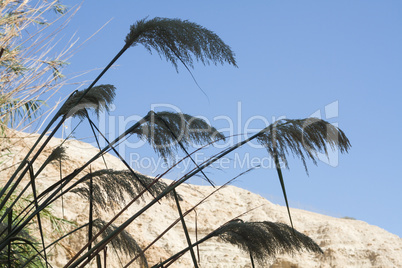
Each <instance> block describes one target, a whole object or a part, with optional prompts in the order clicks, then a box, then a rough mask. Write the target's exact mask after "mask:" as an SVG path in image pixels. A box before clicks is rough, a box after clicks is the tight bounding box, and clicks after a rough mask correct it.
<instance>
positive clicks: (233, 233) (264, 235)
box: [211, 220, 323, 263]
mask: <svg viewBox="0 0 402 268" xmlns="http://www.w3.org/2000/svg"><path fill="white" fill-rule="evenodd" d="M216 236H217V237H219V238H220V239H222V240H223V241H225V242H228V243H230V244H233V245H236V246H238V247H239V248H240V249H242V250H245V251H247V252H249V253H250V255H251V256H252V257H253V258H255V259H257V261H259V262H260V263H264V261H265V260H266V259H267V258H270V257H274V256H276V255H277V254H282V253H291V254H292V253H295V252H301V251H303V250H307V251H311V252H318V253H323V252H322V250H321V248H320V247H319V246H318V245H317V244H316V243H315V242H314V241H313V240H312V239H311V238H309V237H308V236H306V235H304V234H302V233H300V232H298V231H295V230H293V229H292V228H291V227H290V226H288V225H286V224H284V223H278V222H276V223H274V222H268V221H264V222H243V221H242V220H234V221H230V222H228V223H226V224H225V225H223V226H221V227H220V228H218V229H217V230H215V231H214V232H212V233H211V237H216Z"/></svg>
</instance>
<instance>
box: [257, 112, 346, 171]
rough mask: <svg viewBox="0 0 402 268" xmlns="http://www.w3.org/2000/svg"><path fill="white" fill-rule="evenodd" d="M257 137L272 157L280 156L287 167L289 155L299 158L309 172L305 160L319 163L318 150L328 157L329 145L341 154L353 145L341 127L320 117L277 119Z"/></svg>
mask: <svg viewBox="0 0 402 268" xmlns="http://www.w3.org/2000/svg"><path fill="white" fill-rule="evenodd" d="M257 140H258V141H259V143H261V144H262V145H263V146H264V147H265V148H266V149H267V151H268V152H269V154H270V155H271V156H272V157H274V156H275V155H277V156H278V157H279V159H281V160H282V162H283V163H284V164H285V165H286V167H288V165H287V163H288V162H287V158H286V155H287V154H289V153H292V154H293V155H294V156H297V157H299V158H300V159H301V160H302V162H303V165H304V167H305V169H306V172H308V170H307V165H306V159H310V160H312V161H313V163H314V164H317V160H318V153H323V154H325V155H326V156H328V145H329V146H330V148H331V149H333V150H334V149H339V151H340V152H341V153H344V152H347V151H348V150H349V148H350V146H351V145H350V142H349V140H348V138H347V137H346V135H345V134H344V133H343V131H342V130H340V129H339V128H338V127H336V126H334V125H331V124H330V123H328V122H326V121H324V120H321V119H318V118H306V119H297V120H291V119H283V120H278V121H276V122H275V123H273V124H272V125H270V126H269V127H267V128H266V132H265V133H263V134H262V135H260V136H259V137H258V138H257Z"/></svg>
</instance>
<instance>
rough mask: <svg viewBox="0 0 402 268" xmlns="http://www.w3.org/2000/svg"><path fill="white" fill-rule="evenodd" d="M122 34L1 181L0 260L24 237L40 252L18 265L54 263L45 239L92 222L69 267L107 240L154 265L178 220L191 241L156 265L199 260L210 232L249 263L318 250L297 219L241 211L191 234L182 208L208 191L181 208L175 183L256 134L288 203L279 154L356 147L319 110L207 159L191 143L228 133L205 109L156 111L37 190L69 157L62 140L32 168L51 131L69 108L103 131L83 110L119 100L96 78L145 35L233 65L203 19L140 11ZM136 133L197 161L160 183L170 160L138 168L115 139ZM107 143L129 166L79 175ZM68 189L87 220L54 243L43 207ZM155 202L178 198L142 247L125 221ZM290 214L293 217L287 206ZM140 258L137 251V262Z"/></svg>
mask: <svg viewBox="0 0 402 268" xmlns="http://www.w3.org/2000/svg"><path fill="white" fill-rule="evenodd" d="M125 40H126V42H125V45H124V46H123V48H122V49H121V51H119V52H118V53H117V54H116V56H115V57H114V58H113V59H112V60H111V62H110V63H109V64H108V65H107V66H106V67H105V69H104V70H103V71H102V72H101V73H100V74H99V76H98V77H97V78H96V79H94V81H93V82H92V83H91V84H90V85H89V86H88V87H87V88H86V89H85V90H82V91H76V92H74V93H73V94H71V96H70V97H69V98H68V99H67V100H66V102H65V103H64V105H62V106H61V108H60V109H59V111H58V112H57V113H55V115H54V117H53V118H52V119H51V120H50V123H49V124H48V125H47V126H46V127H45V128H44V130H43V132H42V134H41V135H40V136H39V138H38V140H37V141H36V142H35V144H34V145H33V146H32V148H30V151H29V152H28V154H27V155H26V156H25V158H24V159H23V161H22V162H21V164H20V165H19V166H18V167H17V168H16V170H15V172H14V173H13V175H12V176H11V177H10V178H9V179H8V181H7V182H6V184H5V185H4V186H3V188H2V189H1V191H0V197H1V199H0V201H1V202H0V208H1V212H2V215H1V218H0V221H1V224H2V225H1V229H0V232H1V234H0V239H1V240H0V257H1V259H0V260H1V261H2V262H3V263H4V265H8V266H9V267H15V265H14V260H15V254H17V253H16V252H15V251H14V250H13V245H15V244H16V243H18V244H24V245H25V246H28V247H31V248H32V249H34V252H35V254H32V255H31V256H29V257H28V258H25V259H24V263H22V264H21V265H20V263H19V264H18V265H19V266H20V267H25V266H28V267H30V266H34V265H33V263H34V261H36V264H37V262H38V259H39V260H40V263H41V265H43V266H46V267H49V266H51V264H50V263H49V260H48V256H47V250H48V249H49V247H51V246H53V245H54V244H55V243H57V242H59V241H61V240H62V239H64V238H66V237H69V236H74V235H75V234H76V232H77V231H78V230H82V229H83V228H86V229H87V233H88V235H87V238H88V240H87V243H86V244H85V245H83V246H82V248H81V249H80V250H78V252H76V253H75V254H74V256H73V257H71V258H70V260H69V261H68V262H67V263H66V264H65V267H84V266H86V265H87V264H89V263H91V262H92V261H95V262H96V263H97V265H98V267H102V266H104V267H105V266H106V265H107V264H106V263H107V259H106V258H104V260H103V261H102V259H101V255H100V254H101V252H102V251H105V250H106V249H107V247H112V248H115V249H118V250H120V251H121V252H123V253H125V254H127V255H129V256H130V257H131V261H130V262H128V263H126V264H124V265H125V266H124V267H128V266H129V265H134V264H137V265H139V266H141V267H148V263H147V260H146V258H145V252H146V250H147V249H149V248H150V247H151V246H152V245H153V244H154V243H155V242H156V241H157V240H158V239H160V238H161V237H162V236H163V235H164V234H165V233H166V232H167V231H168V230H169V229H170V228H172V227H173V226H174V225H175V224H178V223H179V222H180V223H181V225H182V228H183V232H184V234H185V237H186V243H187V244H188V247H187V248H185V249H183V250H182V251H180V252H178V253H177V254H174V255H173V256H171V257H170V258H169V259H166V260H162V261H161V262H160V263H158V264H155V265H154V266H153V267H168V266H170V265H171V264H173V263H174V262H176V261H177V260H178V259H179V258H180V257H181V256H182V255H183V254H185V253H186V252H190V254H191V256H192V260H193V264H194V266H195V267H198V265H199V263H198V262H199V260H198V259H197V257H196V254H195V252H194V248H196V247H197V246H198V245H199V244H200V243H202V242H204V241H206V240H208V239H210V238H212V237H220V238H221V240H222V241H224V242H227V243H231V244H233V245H235V246H238V247H240V248H241V249H243V250H245V251H246V252H248V253H249V255H250V261H251V263H252V265H253V267H254V265H255V263H254V260H257V261H258V262H260V263H263V262H264V261H265V260H266V259H267V258H268V257H271V256H274V255H275V254H278V253H282V252H290V253H292V252H295V251H300V250H303V249H305V250H309V251H313V252H321V249H320V247H319V246H318V245H317V244H315V243H314V242H313V241H312V240H311V239H310V238H308V237H307V236H305V235H303V234H301V233H299V232H297V231H296V230H294V229H293V226H292V227H290V226H287V225H285V224H283V223H273V222H266V221H264V222H243V221H242V220H241V219H234V220H231V221H228V222H227V223H225V224H223V225H222V226H221V227H219V228H218V229H216V230H215V231H213V232H211V233H210V234H208V235H206V236H205V237H203V238H201V239H197V241H195V242H194V241H191V238H190V235H189V232H188V229H187V227H186V221H185V217H186V216H187V215H188V214H189V213H190V212H192V211H194V210H195V209H196V207H197V206H198V205H199V204H200V203H202V202H203V201H204V200H201V201H200V203H199V204H197V205H196V206H194V207H193V208H191V209H189V210H187V211H182V209H181V206H180V200H181V197H180V196H179V195H178V194H177V193H176V190H177V188H178V187H179V186H180V185H181V184H183V183H186V182H187V181H188V180H189V179H190V178H192V177H193V176H196V175H200V174H201V175H202V176H203V177H204V178H205V179H206V180H208V181H210V182H211V184H212V181H211V180H210V179H209V178H208V177H207V176H206V174H205V173H204V172H203V170H204V169H205V168H207V167H208V166H210V165H211V164H213V163H214V162H216V161H219V159H221V158H222V157H224V156H226V155H228V154H229V153H231V152H233V151H234V150H236V149H237V148H239V147H241V146H243V145H245V144H247V143H248V142H250V141H252V140H257V141H258V142H260V143H261V144H262V145H263V146H264V147H265V148H266V149H267V152H268V153H269V154H270V155H271V156H272V157H273V159H275V163H276V169H277V173H278V177H279V180H280V182H281V186H282V191H283V195H284V197H285V200H286V204H287V196H286V190H285V184H284V178H283V175H282V171H281V165H280V162H285V163H286V156H287V155H288V154H289V153H292V154H294V155H296V156H298V157H300V158H301V160H302V161H303V163H304V164H305V160H306V159H311V160H313V162H315V161H317V159H318V155H317V153H318V152H320V153H327V150H328V147H337V148H339V149H340V151H342V152H344V151H345V152H346V151H347V150H348V149H349V147H350V144H349V141H348V139H347V138H346V136H345V135H344V133H343V132H342V131H341V130H340V129H338V128H337V127H335V126H333V125H331V124H329V123H328V122H325V121H323V120H320V119H311V118H307V119H298V120H281V121H278V122H275V123H273V124H272V125H270V126H268V127H266V128H264V129H262V130H261V131H259V132H258V133H256V134H254V135H253V136H251V137H249V138H248V139H245V140H243V141H241V142H239V143H237V144H234V145H232V146H230V147H228V148H226V149H224V150H222V151H221V152H219V153H217V154H215V155H213V156H211V157H210V158H209V159H207V160H206V161H204V162H203V163H200V164H197V163H196V162H195V161H194V160H193V159H192V153H191V152H189V150H190V146H191V144H194V143H195V144H199V145H207V144H211V143H214V142H216V141H217V140H220V139H224V138H225V137H224V136H223V135H222V134H221V133H219V132H218V131H217V130H216V129H215V128H214V127H212V126H210V125H208V124H207V123H206V122H205V121H204V120H202V119H199V118H196V117H192V116H190V115H187V114H180V113H172V112H158V113H157V112H154V111H150V112H149V113H148V114H146V115H145V116H144V117H143V118H142V119H141V120H139V121H138V122H136V123H135V124H133V125H132V126H131V127H129V128H128V129H127V130H126V131H125V132H124V133H123V134H121V135H120V136H119V137H117V138H116V139H114V140H113V141H109V140H107V139H106V138H105V141H106V143H107V145H106V146H105V147H103V148H100V150H99V152H98V153H97V154H95V155H94V156H93V157H92V158H91V159H90V160H89V161H87V162H86V163H85V164H83V165H82V166H79V167H75V170H74V171H73V172H71V173H70V174H67V175H65V176H63V177H61V178H60V180H59V181H58V182H56V183H54V184H52V185H51V186H49V187H48V188H46V189H44V190H43V191H38V190H37V188H36V180H37V178H38V175H39V174H40V173H41V172H42V171H43V170H44V169H45V168H46V166H47V165H48V164H49V163H51V162H52V161H56V160H60V159H63V157H64V158H65V155H64V153H63V149H62V147H60V148H56V150H58V151H55V152H54V153H53V154H52V155H51V156H50V157H49V158H48V160H47V161H45V162H44V163H43V164H42V166H41V167H40V168H39V169H37V170H34V169H33V163H34V162H35V161H37V159H38V157H39V156H40V155H41V154H43V151H44V149H45V148H47V146H48V143H49V141H50V140H51V139H52V137H53V136H54V135H55V133H56V132H57V130H58V129H59V128H60V127H61V126H62V124H63V122H65V120H66V119H67V118H69V117H75V116H77V117H80V118H82V119H84V120H88V122H89V123H90V126H91V128H92V130H93V131H94V136H99V135H101V136H103V134H102V133H98V131H99V130H98V129H97V127H96V125H95V124H94V123H93V122H92V120H91V118H90V116H89V113H88V112H87V111H88V110H89V109H94V110H95V112H96V113H98V112H100V111H102V110H107V109H108V106H109V105H110V103H111V102H112V101H113V97H114V87H113V86H111V85H98V84H97V83H98V81H99V79H100V78H101V77H102V76H103V75H104V74H105V73H106V72H107V71H108V69H109V68H110V67H111V66H112V65H113V64H114V63H115V62H116V61H117V60H118V59H119V58H120V57H121V56H122V55H123V54H124V53H125V51H126V50H127V49H129V48H131V47H134V46H136V45H139V44H141V45H144V46H145V47H146V48H147V49H149V50H151V49H153V50H155V51H156V52H157V53H159V54H160V56H161V57H165V58H166V59H167V60H168V61H170V62H171V63H172V64H173V65H174V66H175V67H177V64H178V63H182V64H184V65H185V66H186V67H187V68H188V67H192V65H193V61H194V60H198V61H201V62H203V63H209V62H212V63H215V64H216V63H228V64H231V65H234V66H236V61H235V58H234V53H233V52H232V50H231V49H230V47H229V46H227V45H226V44H225V43H224V42H223V41H222V40H221V39H220V38H219V37H218V36H217V35H216V34H215V33H213V32H211V31H210V30H208V29H205V28H204V27H202V26H200V25H197V24H195V23H192V22H188V21H183V20H180V19H166V18H154V19H144V20H140V21H138V22H137V23H135V24H133V25H132V26H131V28H130V32H129V33H128V35H127V37H126V39H125ZM49 130H51V132H50V134H49V135H48V136H45V134H44V133H47V132H48V131H49ZM130 135H137V136H138V137H139V138H141V139H144V140H146V141H147V142H149V143H150V145H151V146H152V147H153V148H154V150H155V151H156V152H157V153H158V154H159V155H160V157H162V158H168V157H170V156H172V155H174V154H175V153H176V152H177V150H182V151H183V152H184V153H185V155H186V157H185V159H187V158H188V159H191V160H192V161H193V163H194V168H193V169H192V170H190V171H189V172H187V173H186V174H185V175H184V176H182V177H181V178H179V179H177V180H175V181H173V182H172V183H171V184H166V183H163V182H162V180H161V178H162V177H163V176H164V175H165V174H166V173H167V172H169V170H166V172H165V173H164V174H161V175H159V176H157V177H155V178H150V177H147V176H144V175H142V174H139V173H138V172H136V171H134V170H133V169H132V168H131V167H130V166H129V165H128V164H127V162H126V161H125V160H124V158H123V157H122V156H120V155H119V153H118V151H117V150H116V149H115V148H116V146H117V145H118V144H119V143H120V142H121V141H122V140H123V139H125V138H127V137H129V136H130ZM103 137H104V136H103ZM109 151H113V152H114V153H115V154H116V155H117V156H118V157H119V158H120V159H121V160H122V161H123V163H124V164H125V165H126V167H127V169H126V170H120V171H116V170H110V169H107V168H105V169H104V170H95V171H91V172H90V173H89V174H87V175H85V176H83V177H79V175H80V173H81V172H82V171H83V170H84V169H86V168H87V167H89V166H90V164H91V163H92V162H93V161H95V160H97V159H99V158H101V157H102V156H103V155H104V154H105V153H107V152H109ZM63 161H68V160H63ZM25 177H28V178H29V182H28V183H27V184H25V185H23V183H22V182H23V178H25ZM21 189H22V190H21ZM219 189H221V187H218V188H215V189H214V193H215V192H216V191H218V190H219ZM27 190H30V192H32V193H33V195H32V198H31V201H30V202H29V203H28V204H27V205H26V206H25V207H24V208H23V209H22V212H21V213H19V214H18V215H14V214H13V213H12V211H13V204H10V202H9V201H10V200H11V197H12V196H15V195H16V194H17V197H15V198H14V199H13V200H15V202H17V200H18V199H20V198H21V197H22V196H23V194H22V193H23V192H25V191H27ZM71 192H72V193H76V194H78V195H79V196H81V197H82V198H84V199H87V200H88V202H89V211H88V221H87V222H85V223H78V226H77V227H76V228H75V229H74V230H72V231H70V232H69V233H67V234H65V235H60V237H58V238H57V239H55V241H53V242H52V243H46V241H45V239H44V234H43V231H42V224H41V222H42V220H43V219H42V217H41V216H42V214H43V211H44V210H46V208H48V207H49V206H50V205H51V204H52V203H54V202H55V201H56V200H59V199H61V198H63V196H64V195H65V194H66V193H71ZM211 194H213V193H211ZM144 195H150V196H151V197H152V198H151V199H150V201H149V202H148V203H146V204H145V205H144V206H143V207H142V208H141V209H139V210H138V211H137V212H136V213H134V214H133V215H130V216H129V217H128V218H125V219H124V220H122V221H117V219H121V218H120V217H121V215H122V214H123V213H124V212H125V211H126V210H127V209H128V208H129V207H130V206H131V205H132V204H133V203H134V202H136V201H137V200H140V199H141V198H143V197H144ZM206 198H208V197H206ZM167 199H170V200H167ZM13 202H14V201H13ZM158 202H175V204H176V206H177V210H178V214H179V217H178V218H177V220H176V221H175V222H173V223H172V224H171V225H170V227H169V228H168V229H167V230H165V231H164V232H163V233H161V234H160V235H159V236H158V237H157V238H156V239H155V241H153V242H152V243H151V244H150V245H146V246H145V247H141V246H140V245H139V244H138V243H137V242H136V241H135V240H134V239H133V237H132V236H131V235H130V234H129V233H128V232H127V231H126V228H127V226H129V225H130V224H131V223H132V222H133V221H135V220H136V219H138V217H139V216H140V215H142V214H143V213H144V212H145V211H147V210H148V209H149V208H151V207H152V206H153V205H155V204H157V203H158ZM14 204H16V203H14ZM287 206H288V204H287ZM102 207H106V208H108V209H113V210H115V216H114V217H113V218H112V219H111V220H110V221H107V222H106V221H103V220H102V219H96V217H95V216H94V215H96V214H97V211H98V210H99V209H101V208H102ZM288 211H289V206H288ZM289 217H291V214H290V211H289ZM290 219H291V218H290ZM228 220H230V219H228ZM33 222H34V223H35V224H36V225H37V228H38V229H39V230H40V234H41V235H40V237H39V238H38V239H37V241H33V240H31V239H29V238H24V231H25V230H26V228H27V227H28V226H29V225H30V224H32V223H33ZM117 222H119V223H117ZM149 224H152V223H149ZM137 260H139V261H138V262H134V261H137ZM36 264H35V265H36Z"/></svg>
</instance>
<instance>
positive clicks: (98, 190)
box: [71, 169, 182, 211]
mask: <svg viewBox="0 0 402 268" xmlns="http://www.w3.org/2000/svg"><path fill="white" fill-rule="evenodd" d="M136 175H137V176H138V178H139V179H140V180H141V181H142V183H143V184H144V185H149V184H150V183H152V182H153V181H154V180H153V178H151V177H148V176H145V175H143V174H141V173H138V172H136ZM91 176H92V178H93V202H94V205H95V209H96V210H97V211H99V208H102V209H106V210H115V209H116V208H119V207H121V206H122V205H124V204H125V203H126V202H125V201H126V199H127V196H126V195H128V197H129V198H131V199H134V198H135V197H137V195H138V193H139V192H141V191H142V190H144V187H143V186H142V184H141V183H140V182H139V181H138V179H137V178H136V177H135V176H134V175H133V174H132V173H131V172H130V171H129V170H112V169H102V170H99V171H95V172H93V173H90V174H87V175H85V176H84V177H82V178H81V179H80V180H81V181H83V182H84V183H85V184H84V185H85V186H82V187H79V188H75V189H73V190H71V192H73V193H77V194H79V195H81V196H82V197H85V198H87V199H88V198H89V178H90V177H91ZM166 187H167V184H166V183H164V182H163V181H161V180H159V181H157V182H156V183H155V184H154V185H152V186H151V187H149V188H148V190H149V192H151V193H152V195H154V196H157V195H159V194H160V193H162V192H163V191H164V190H165V189H166ZM166 197H168V198H174V196H173V194H172V193H169V194H167V195H166ZM141 198H142V199H144V195H142V196H141ZM180 199H181V198H180ZM181 200H182V199H181Z"/></svg>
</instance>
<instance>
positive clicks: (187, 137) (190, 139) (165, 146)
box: [132, 111, 225, 160]
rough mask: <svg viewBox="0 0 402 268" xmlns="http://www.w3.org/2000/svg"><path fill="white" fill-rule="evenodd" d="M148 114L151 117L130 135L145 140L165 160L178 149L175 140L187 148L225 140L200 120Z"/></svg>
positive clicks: (163, 114) (171, 115)
mask: <svg viewBox="0 0 402 268" xmlns="http://www.w3.org/2000/svg"><path fill="white" fill-rule="evenodd" d="M150 113H151V116H149V117H146V118H147V120H145V121H143V122H142V124H141V128H136V129H134V130H133V131H132V133H134V134H137V135H138V136H139V137H140V138H141V139H145V140H147V141H148V142H149V143H150V144H151V146H152V147H153V148H154V150H155V151H156V152H157V153H158V154H159V155H160V156H161V157H162V158H163V159H165V160H167V158H168V157H173V156H174V155H175V153H176V152H177V150H178V149H179V148H180V144H179V143H178V142H177V140H179V141H180V142H181V144H182V145H183V146H184V147H188V146H190V145H191V144H197V145H203V144H205V143H210V142H211V141H213V140H220V139H222V140H224V139H225V136H224V135H223V134H222V133H220V132H219V131H218V130H216V129H215V128H214V127H212V126H211V125H209V124H208V123H207V122H206V121H205V120H203V119H201V118H197V117H194V116H191V115H188V114H183V113H174V112H167V111H165V112H158V113H156V114H155V113H154V112H152V111H151V112H150ZM156 115H157V116H156ZM161 119H162V120H163V121H162V120H161ZM166 125H168V127H167V126H166ZM172 132H173V133H174V135H175V136H173V135H172ZM176 138H177V140H176Z"/></svg>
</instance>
